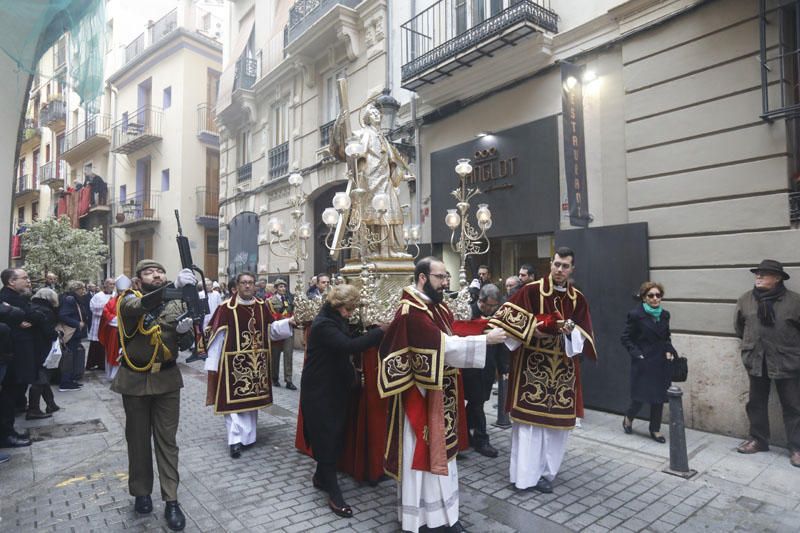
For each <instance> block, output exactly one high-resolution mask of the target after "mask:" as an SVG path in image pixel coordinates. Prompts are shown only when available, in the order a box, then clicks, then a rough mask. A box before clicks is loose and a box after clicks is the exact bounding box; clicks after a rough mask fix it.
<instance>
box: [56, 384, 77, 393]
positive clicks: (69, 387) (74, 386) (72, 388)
mask: <svg viewBox="0 0 800 533" xmlns="http://www.w3.org/2000/svg"><path fill="white" fill-rule="evenodd" d="M58 390H59V391H60V392H72V391H76V390H81V387H80V385H78V384H77V383H64V384H63V385H61V386H59V387H58Z"/></svg>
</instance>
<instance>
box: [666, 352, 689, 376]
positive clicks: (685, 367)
mask: <svg viewBox="0 0 800 533" xmlns="http://www.w3.org/2000/svg"><path fill="white" fill-rule="evenodd" d="M670 370H671V372H672V376H671V377H670V381H672V382H673V383H683V382H684V381H686V378H687V377H688V376H689V363H688V361H687V360H686V358H685V357H680V356H678V357H676V358H674V359H673V360H672V365H671V368H670Z"/></svg>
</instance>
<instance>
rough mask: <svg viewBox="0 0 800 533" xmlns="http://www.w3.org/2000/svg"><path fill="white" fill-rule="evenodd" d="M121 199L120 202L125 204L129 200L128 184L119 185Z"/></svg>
mask: <svg viewBox="0 0 800 533" xmlns="http://www.w3.org/2000/svg"><path fill="white" fill-rule="evenodd" d="M119 201H120V203H122V204H124V203H125V202H127V201H128V186H127V185H120V186H119Z"/></svg>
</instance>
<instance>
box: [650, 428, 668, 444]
mask: <svg viewBox="0 0 800 533" xmlns="http://www.w3.org/2000/svg"><path fill="white" fill-rule="evenodd" d="M650 438H651V439H653V440H654V441H656V442H660V443H661V444H664V443H665V442H667V439H666V438H665V437H664V435H658V434H656V432H655V431H651V432H650Z"/></svg>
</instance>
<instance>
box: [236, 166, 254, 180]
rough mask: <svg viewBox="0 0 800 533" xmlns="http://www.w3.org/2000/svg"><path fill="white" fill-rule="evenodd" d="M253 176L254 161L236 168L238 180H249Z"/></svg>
mask: <svg viewBox="0 0 800 533" xmlns="http://www.w3.org/2000/svg"><path fill="white" fill-rule="evenodd" d="M252 177H253V163H245V164H244V165H242V166H240V167H239V168H237V169H236V181H247V180H249V179H250V178H252Z"/></svg>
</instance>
